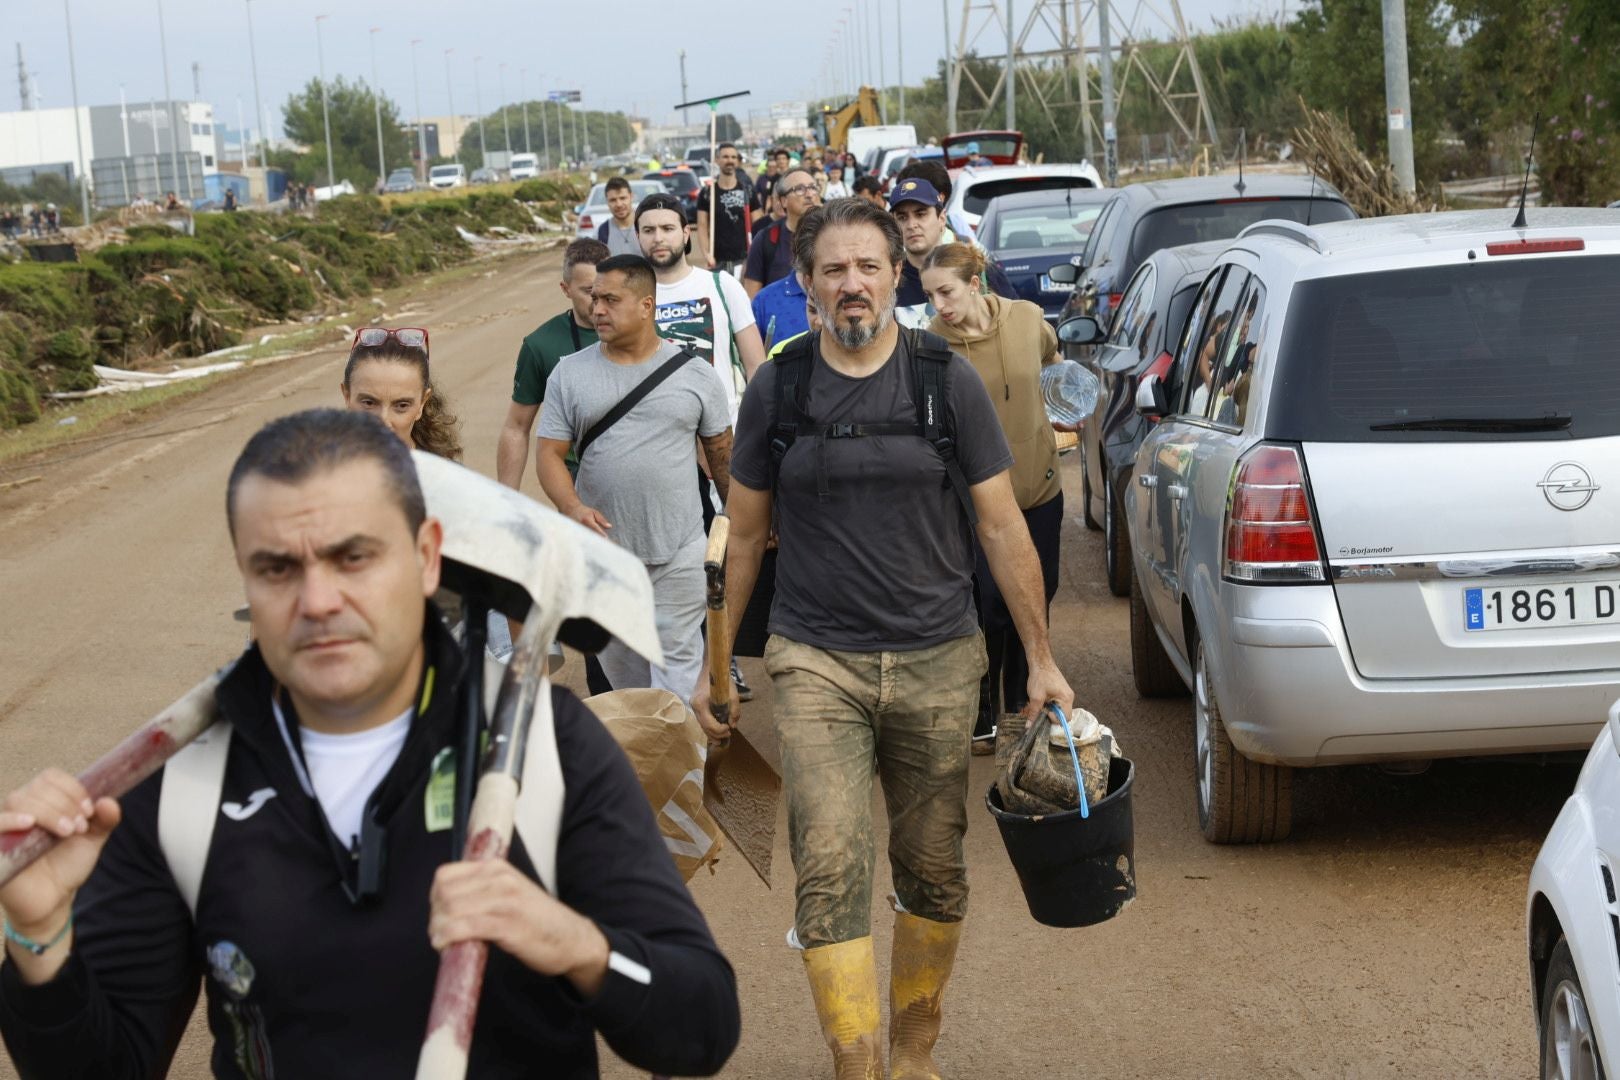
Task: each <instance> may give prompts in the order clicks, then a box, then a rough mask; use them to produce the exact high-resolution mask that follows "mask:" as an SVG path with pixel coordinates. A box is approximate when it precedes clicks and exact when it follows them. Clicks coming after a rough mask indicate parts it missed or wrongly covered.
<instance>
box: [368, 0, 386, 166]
mask: <svg viewBox="0 0 1620 1080" xmlns="http://www.w3.org/2000/svg"><path fill="white" fill-rule="evenodd" d="M381 30H382V27H380V26H373V27H372V28H371V33H370V35H369V36H370V38H371V104H372V108H373V111H375V112H376V114H377V183H378V184H379V185H380V184H381V183H382V182H383V181H384V180H385V179H387V177H388V163H387V162H386V161H385V160H383V137H382V90H381V88H380V85H379V84H378V82H377V34H378V32H379V31H381Z"/></svg>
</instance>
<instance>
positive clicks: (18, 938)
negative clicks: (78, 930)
mask: <svg viewBox="0 0 1620 1080" xmlns="http://www.w3.org/2000/svg"><path fill="white" fill-rule="evenodd" d="M3 928H4V930H5V935H6V940H8V941H15V942H16V943H17V944H18V945H21V946H22V947H23V948H25V949H27V950H28V951H29V952H31V953H33V954H34V955H35V956H44V955H45V954H46V953H47V952H49V951H50V950H51V949H53V948H55V947H56V946H58V945H60V944H61V943H62V939H63V938H65V937H67V936H68V931H69V930H72V929H73V913H72V912H71V911H70V912H68V921H67V925H66V926H64V927H62V929H60V930H58V931H57V933H56V936H55V937H53V938H51V940H49V941H47V942H45V943H44V944H43V945H41V944H40V943H39V942H37V941H35V940H34V939H33V938H30V937H25V936H24V935H23V934H21V933H19V932H18V931H17V928H16V927H15V926H12V925H11V920H10V919H7V920H5V923H4V927H3Z"/></svg>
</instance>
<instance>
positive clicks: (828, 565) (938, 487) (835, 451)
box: [731, 337, 1012, 652]
mask: <svg viewBox="0 0 1620 1080" xmlns="http://www.w3.org/2000/svg"><path fill="white" fill-rule="evenodd" d="M904 340H905V339H904V338H903V337H902V339H901V341H902V344H901V345H899V346H898V347H897V348H896V349H895V352H894V354H893V355H892V356H890V357H889V361H888V363H886V364H884V365H883V367H881V368H879V369H878V370H877V371H876V372H875V373H873V374H872V375H868V376H867V377H866V378H864V379H855V378H850V377H849V376H847V375H841V374H839V373H838V372H836V371H834V370H833V369H832V368H830V367H828V366H827V364H826V362H825V361H823V360H822V359H821V355H820V348H819V346H817V347H816V350H815V357H814V359H813V360H812V362H811V365H810V381H809V404H808V407H807V410H806V411H807V412H808V413H809V414H810V416H811V417H812V418H814V420H815V422H816V423H817V424H829V423H866V424H885V423H915V422H916V419H917V406H916V403H915V399H914V397H913V388H912V378H911V364H910V362H909V361H908V360H907V359H906V358H905V345H904ZM778 370H779V369H778V366H777V365H776V364H774V363H772V364H766V365H764V366H763V367H761V368H760V369H759V371H758V373H756V374H755V376H754V378H753V381H751V382H750V383H749V384H748V389H747V391H746V392H745V393H744V394H743V400H742V408H741V412H740V414H739V415H738V417H737V434H736V442H735V445H734V448H733V452H732V459H731V475H732V478H733V479H734V480H736V481H737V482H738V483H739V484H742V485H744V486H745V487H749V488H752V489H754V490H755V491H764V490H768V489H769V488H770V469H771V455H770V445H769V443H770V437H769V429H770V426H771V421H772V416H771V414H772V413H773V412H774V411H775V407H776V374H777V371H778ZM945 397H946V401H947V403H948V408H949V410H950V427H951V428H952V429H953V430H954V433H955V437H956V447H957V448H956V454H957V460H958V461H959V463H960V464H961V467H962V472H963V474H964V475H965V476H966V477H967V482H968V483H969V484H978V483H981V482H982V481H985V480H988V479H990V478H991V477H992V476H995V475H996V474H997V473H999V472H1002V471H1004V470H1006V469H1007V468H1009V467H1010V466H1011V465H1012V453H1011V452H1010V451H1009V450H1008V448H1007V440H1006V437H1005V436H1003V435H1002V432H1001V425H1000V424H999V423H997V422H996V414H995V408H994V406H993V405H992V404H991V402H990V396H989V394H988V392H986V390H985V388H984V381H983V380H982V379H980V378H979V376H978V374H977V372H975V371H974V370H973V366H972V365H971V364H970V363H968V361H966V360H964V359H963V358H962V357H960V356H952V357H951V363H950V367H949V368H948V369H947V371H946V374H945ZM823 452H824V453H825V459H826V469H827V477H828V489H829V493H828V498H827V500H826V501H825V502H823V501H821V499H820V498H819V495H818V487H817V468H818V460H817V459H818V457H819V456H820V455H821V454H822V453H823ZM776 529H777V536H778V539H779V541H780V551H779V553H778V555H777V563H776V601H775V603H774V604H773V605H772V607H771V618H770V624H769V625H770V631H771V633H773V634H780V635H781V636H782V637H785V638H789V639H791V640H793V641H797V642H801V643H803V644H806V645H814V646H817V647H818V648H823V649H838V650H843V651H847V652H878V651H883V650H905V651H909V650H914V649H926V648H929V647H930V646H933V645H938V644H940V643H942V642H946V641H950V640H953V639H955V638H959V637H965V636H967V635H968V634H971V633H973V631H974V630H975V628H976V627H977V626H978V619H977V616H976V615H975V613H974V608H973V552H974V547H973V545H974V537H973V528H972V526H971V525H970V524H969V523H968V519H967V513H966V512H965V511H964V510H963V508H962V504H961V503H960V502H959V501H958V500H957V497H956V493H955V492H954V491H953V490H952V488H951V486H950V484H949V482H948V480H947V479H946V475H945V464H944V462H943V460H942V459H941V458H940V456H939V454H938V452H937V451H936V450H935V449H934V448H933V447H932V446H930V445H928V443H927V442H925V441H924V440H922V439H921V438H918V437H917V436H914V435H877V436H868V437H865V438H856V439H828V440H825V444H824V446H823V440H820V439H817V438H810V437H801V438H799V439H797V440H796V441H795V442H794V444H793V446H792V448H791V449H789V450H788V452H787V455H786V457H784V458H783V460H782V466H781V473H780V476H779V478H778V486H777V497H776Z"/></svg>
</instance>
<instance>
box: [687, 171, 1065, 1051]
mask: <svg viewBox="0 0 1620 1080" xmlns="http://www.w3.org/2000/svg"><path fill="white" fill-rule="evenodd" d="M904 257H905V250H904V247H903V245H902V243H901V237H900V230H899V227H898V226H897V225H896V223H895V220H894V218H893V217H892V216H890V215H889V214H888V213H885V212H884V211H883V210H882V209H881V208H879V207H876V206H873V205H872V204H871V203H868V202H866V201H865V200H862V199H840V200H838V201H837V202H834V203H830V204H828V205H827V206H825V207H822V208H821V209H818V210H815V211H812V212H811V213H809V214H807V215H806V216H805V217H804V219H803V221H801V222H800V224H799V229H798V231H797V232H796V233H795V234H794V262H795V267H796V270H797V273H798V274H799V277H800V278H801V280H802V281H803V282H804V285H805V290H806V292H807V293H808V295H809V297H810V299H811V301H812V302H813V303H814V305H815V308H816V311H817V312H818V313H819V318H820V322H821V329H820V331H819V333H814V334H808V335H806V336H805V337H802V338H798V339H795V340H794V341H792V342H790V343H789V344H788V345H787V347H785V348H784V349H783V350H782V351H781V352H780V353H779V354H777V356H776V357H775V358H774V359H773V360H772V361H771V363H769V364H767V365H765V366H764V367H763V368H761V369H760V371H759V373H758V375H757V376H756V377H755V379H754V381H753V382H752V383H750V384H749V387H748V390H747V393H746V394H745V396H744V398H743V407H742V412H741V415H740V416H739V418H738V421H737V440H736V445H735V454H734V456H733V459H732V481H733V483H732V486H731V497H730V499H729V501H728V503H727V510H728V513H729V514H730V517H731V541H730V553H729V557H728V559H727V565H726V582H727V595H726V603H727V607H728V609H729V610H731V611H734V612H740V611H743V610H745V609H746V607H747V604H748V599H749V596H750V594H751V593H752V591H753V587H754V583H755V580H756V577H757V575H758V572H759V567H760V560H761V557H762V555H763V553H764V551H765V549H766V546H767V542H768V540H769V538H770V537H771V536H772V534H773V532H774V534H775V536H776V538H777V542H778V550H777V563H776V595H775V600H774V603H773V605H772V607H771V615H770V622H769V629H770V633H771V635H772V636H771V638H770V641H769V643H768V645H767V646H766V649H765V663H766V667H767V669H768V670H769V672H770V675H771V679H772V682H773V684H774V687H775V708H774V720H775V724H776V731H777V737H778V744H779V747H780V752H781V762H782V779H783V785H784V789H785V790H786V793H787V799H788V827H789V831H790V837H789V843H790V850H791V852H792V856H793V866H794V870H795V872H796V874H797V893H796V895H797V907H796V912H795V918H794V928H793V931H792V934H791V936H790V943H792V944H794V945H796V946H797V947H799V948H801V949H803V950H804V953H803V955H804V963H805V969H806V972H807V974H808V975H809V979H810V987H811V994H812V997H813V998H814V1000H815V1005H816V1012H817V1015H818V1017H819V1019H820V1021H821V1026H822V1032H823V1034H824V1036H825V1038H826V1041H827V1043H828V1045H829V1047H830V1048H831V1049H832V1052H833V1058H834V1062H835V1071H836V1075H837V1076H838V1077H839V1078H840V1080H846V1078H848V1080H865V1078H867V1077H877V1076H883V1075H888V1076H892V1077H897V1078H907V1080H920V1078H923V1077H937V1076H938V1075H939V1074H938V1071H937V1069H935V1067H934V1064H933V1057H932V1054H933V1046H934V1043H935V1040H936V1039H937V1038H938V1035H939V1028H940V1015H941V1014H940V999H941V997H942V995H943V993H944V990H945V984H946V981H947V980H948V978H949V976H950V972H951V966H952V964H953V962H954V959H955V955H956V946H957V942H958V941H959V940H960V936H961V926H962V919H963V917H964V915H965V914H966V910H967V880H966V868H965V862H964V859H963V853H962V837H963V834H964V833H965V832H966V830H967V806H966V802H967V775H968V761H969V751H968V746H969V734H970V732H971V730H972V727H973V723H974V720H975V719H976V717H977V715H978V706H979V677H980V675H981V674H982V673H983V672H984V670H985V649H984V642H983V639H982V637H981V636H980V634H979V632H978V619H977V616H976V614H975V610H974V604H973V585H972V582H973V569H974V541H975V539H977V541H978V543H979V544H980V545H981V546H982V547H983V549H984V553H985V556H986V558H987V560H988V562H989V565H990V568H991V571H992V573H993V574H994V576H995V579H996V582H997V583H998V584H999V585H1000V587H1001V589H1002V591H1003V593H1004V595H1005V596H1006V598H1007V603H1008V607H1009V608H1010V610H1011V612H1012V615H1013V619H1014V621H1015V622H1016V624H1017V626H1018V628H1019V633H1020V635H1021V636H1023V640H1024V641H1025V643H1026V648H1027V651H1028V656H1029V663H1030V675H1029V682H1028V692H1029V700H1030V709H1029V711H1030V712H1031V713H1033V711H1034V710H1035V709H1038V708H1039V707H1041V706H1042V705H1044V704H1045V703H1047V702H1049V701H1056V702H1057V703H1058V704H1059V705H1061V706H1062V707H1063V708H1064V709H1066V710H1067V709H1069V708H1070V707H1071V706H1072V705H1073V701H1074V693H1073V691H1072V690H1070V689H1069V686H1068V683H1067V682H1066V681H1065V680H1064V677H1063V675H1062V673H1061V672H1060V671H1059V670H1058V668H1057V665H1056V663H1055V661H1054V660H1053V658H1052V652H1051V647H1050V643H1049V640H1048V637H1047V625H1046V615H1045V603H1046V601H1045V594H1044V592H1043V585H1042V578H1041V570H1040V564H1039V561H1038V560H1037V558H1036V553H1035V549H1034V545H1033V544H1032V543H1031V541H1030V536H1029V531H1028V529H1027V528H1026V526H1025V524H1024V518H1023V515H1022V513H1021V512H1020V511H1019V508H1018V503H1017V500H1016V499H1015V498H1014V495H1013V488H1012V483H1011V480H1010V476H1009V471H1008V470H1009V467H1010V466H1011V464H1012V455H1011V453H1010V452H1009V450H1008V447H1007V442H1006V439H1005V437H1004V436H1003V435H1002V433H1001V426H1000V424H999V423H997V421H996V418H995V410H994V408H993V407H992V404H991V401H990V398H989V394H988V392H987V391H986V390H985V387H984V382H983V380H981V379H980V378H979V376H978V375H977V373H976V372H975V371H974V369H973V367H972V365H971V364H969V363H968V361H966V360H965V359H963V358H962V357H960V356H955V355H953V354H952V353H951V352H950V350H949V348H948V347H947V346H946V345H945V343H944V341H943V340H942V339H940V338H938V337H936V336H934V335H932V334H928V333H924V332H921V331H902V330H901V329H900V327H899V326H898V325H897V324H896V322H895V317H894V306H895V290H896V287H897V285H898V283H899V279H900V267H901V265H902V262H903V260H904ZM692 704H693V709H694V710H695V711H696V712H697V714H698V717H699V719H700V720H701V721H702V722H703V723H704V725H705V727H706V728H707V729H708V730H709V732H710V734H711V735H715V736H720V735H723V734H724V732H725V730H726V729H725V727H724V726H723V725H721V724H720V723H719V722H718V721H717V720H716V719H715V718H714V717H713V716H712V715H711V714H710V712H709V708H708V705H709V697H708V692H707V687H706V686H705V685H702V684H700V685H699V686H698V688H697V692H696V693H695V694H694V695H693V699H692ZM874 775H877V776H880V777H881V779H882V783H883V789H884V796H885V800H886V803H887V806H888V812H889V862H890V868H891V872H892V876H893V880H894V887H895V898H894V904H895V910H896V912H897V914H896V922H895V930H894V953H893V966H892V970H891V981H890V994H889V1003H890V1028H889V1039H888V1046H889V1059H890V1061H889V1065H890V1069H891V1071H890V1072H889V1073H886V1074H885V1073H883V1071H882V1059H883V1052H882V1049H881V1045H882V1044H881V1032H880V1022H879V1007H878V982H877V971H876V961H875V958H874V955H873V948H872V938H871V918H872V912H871V906H872V874H873V860H874V857H875V852H874V844H873V828H872V821H871V804H872V779H873V776H874Z"/></svg>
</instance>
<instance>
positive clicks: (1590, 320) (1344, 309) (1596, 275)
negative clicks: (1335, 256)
mask: <svg viewBox="0 0 1620 1080" xmlns="http://www.w3.org/2000/svg"><path fill="white" fill-rule="evenodd" d="M1617 295H1620V256H1613V255H1588V256H1564V257H1550V258H1535V259H1530V258H1510V257H1495V258H1493V257H1490V256H1483V257H1481V258H1479V259H1476V260H1474V261H1470V262H1461V261H1459V262H1458V263H1457V264H1456V265H1453V266H1439V267H1421V268H1418V269H1413V270H1394V271H1387V272H1384V273H1377V274H1354V275H1346V276H1344V277H1334V278H1323V279H1318V280H1314V281H1307V282H1302V283H1301V284H1299V285H1298V286H1297V287H1296V288H1295V289H1294V295H1293V298H1292V300H1291V301H1290V302H1289V306H1288V315H1287V319H1286V326H1285V327H1284V328H1283V337H1282V339H1281V341H1280V342H1279V352H1278V361H1277V362H1278V364H1279V365H1280V366H1279V368H1278V370H1277V374H1276V377H1275V378H1274V387H1273V391H1272V399H1273V400H1272V407H1271V409H1270V411H1269V413H1268V420H1267V425H1266V426H1267V428H1268V432H1267V433H1268V435H1271V436H1272V437H1274V438H1280V439H1288V440H1292V441H1301V442H1304V441H1311V442H1436V441H1441V442H1448V441H1465V440H1467V441H1478V440H1481V439H1489V440H1493V441H1498V440H1513V439H1555V440H1556V439H1570V438H1591V437H1594V436H1605V435H1617V434H1620V363H1617V361H1620V305H1617V304H1616V303H1615V297H1616V296H1617ZM1283 365H1285V366H1283ZM1563 417H1567V418H1568V423H1567V424H1564V423H1563V421H1562V419H1561V418H1563ZM1436 420H1438V421H1441V422H1445V421H1450V420H1463V421H1472V422H1473V423H1472V424H1470V425H1467V426H1468V427H1469V428H1470V430H1466V431H1457V430H1440V431H1435V430H1422V429H1421V425H1423V424H1425V423H1428V422H1433V421H1436ZM1484 421H1517V423H1512V424H1504V425H1502V426H1501V428H1500V429H1493V428H1491V426H1490V425H1488V424H1487V425H1486V426H1485V428H1484V429H1483V430H1481V429H1480V422H1484ZM1525 421H1528V423H1526V422H1525ZM1546 421H1550V422H1546ZM1392 426H1393V427H1392ZM1403 426H1404V427H1405V428H1406V430H1401V429H1400V428H1401V427H1403ZM1414 427H1418V429H1417V430H1414V429H1413V428H1414ZM1538 427H1539V428H1540V430H1537V428H1538ZM1379 429H1382V430H1379Z"/></svg>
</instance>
